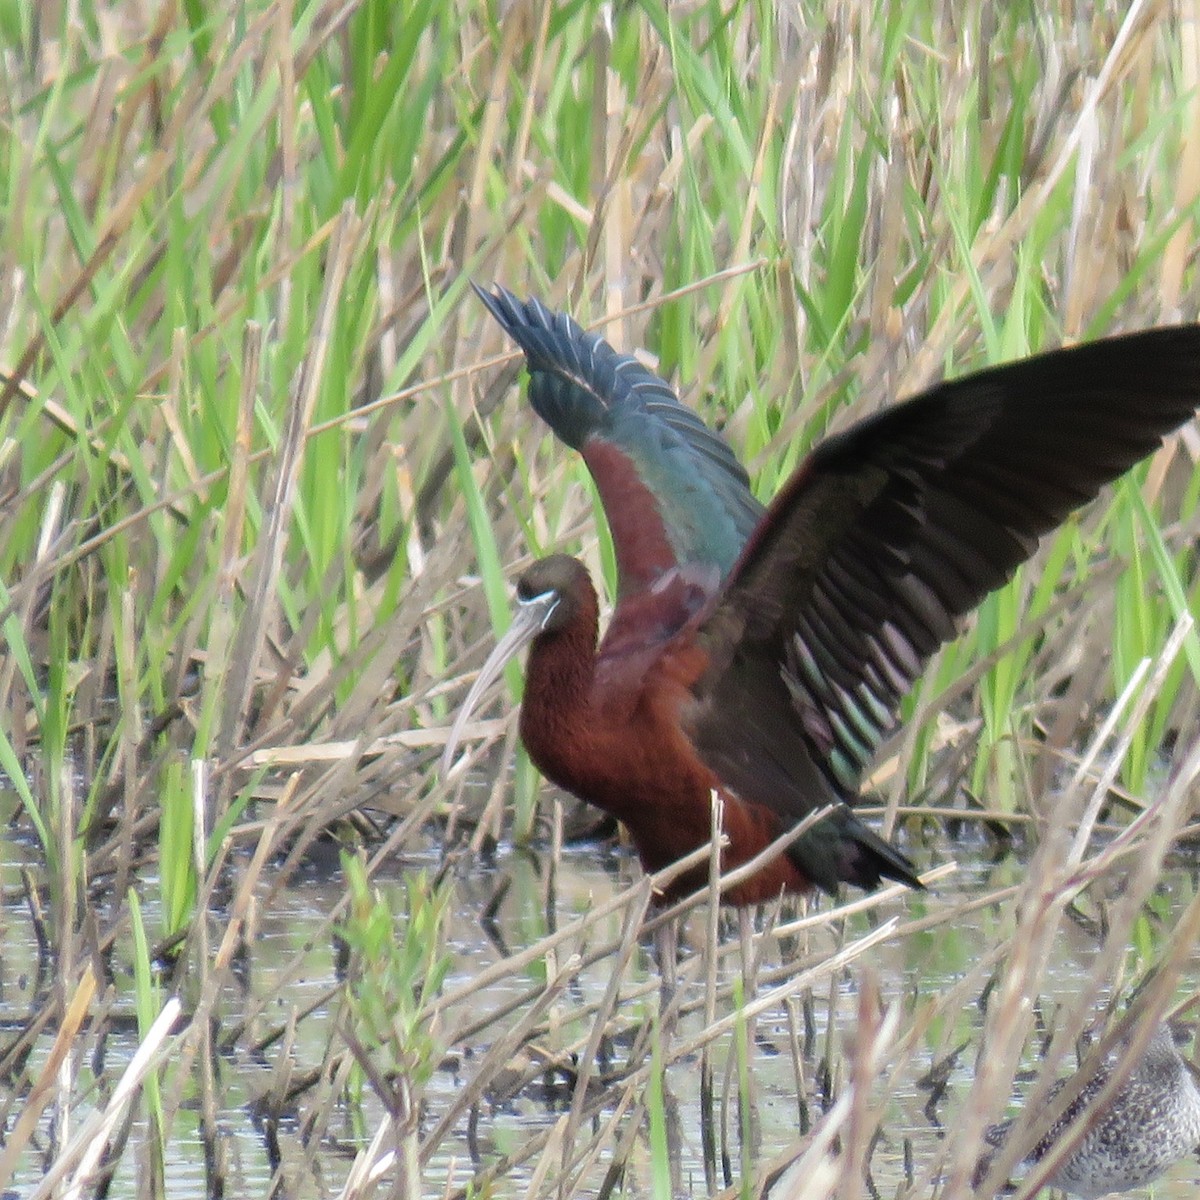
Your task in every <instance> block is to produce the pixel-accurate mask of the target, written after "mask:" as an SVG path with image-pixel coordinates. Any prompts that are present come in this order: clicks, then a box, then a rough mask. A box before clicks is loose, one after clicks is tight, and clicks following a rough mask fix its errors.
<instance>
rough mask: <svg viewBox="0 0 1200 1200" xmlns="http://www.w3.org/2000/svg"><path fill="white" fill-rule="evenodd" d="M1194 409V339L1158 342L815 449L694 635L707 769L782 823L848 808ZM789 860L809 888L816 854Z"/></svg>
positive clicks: (1070, 358)
mask: <svg viewBox="0 0 1200 1200" xmlns="http://www.w3.org/2000/svg"><path fill="white" fill-rule="evenodd" d="M1198 403H1200V329H1198V328H1197V327H1195V326H1188V327H1179V328H1168V329H1156V330H1151V331H1149V332H1146V333H1137V334H1130V335H1128V336H1124V337H1118V338H1112V339H1108V340H1105V341H1101V342H1094V343H1091V344H1089V345H1082V346H1076V347H1074V348H1071V349H1067V350H1058V351H1055V352H1053V353H1050V354H1044V355H1040V356H1038V357H1035V358H1031V359H1026V360H1023V361H1021V362H1016V363H1010V364H1007V365H1004V366H1000V367H996V368H992V369H990V370H986V371H983V372H981V373H979V374H977V375H973V376H970V377H968V378H965V379H962V380H958V381H953V382H949V383H943V384H941V385H939V386H937V387H935V388H933V389H932V390H930V391H928V392H926V393H924V394H923V395H921V396H918V397H916V398H915V399H912V400H909V401H907V402H906V403H903V404H899V405H896V406H895V407H893V408H890V409H887V410H886V411H884V412H882V413H880V414H878V415H877V416H874V417H872V418H869V419H868V420H866V421H863V422H861V423H859V424H857V425H855V426H854V427H853V428H851V429H849V430H847V431H846V432H845V433H843V434H841V435H839V436H835V437H832V438H830V439H828V440H827V441H825V442H823V443H821V444H820V445H819V446H818V447H817V448H816V450H815V451H814V452H813V453H812V455H811V456H810V457H809V459H808V460H807V462H806V463H805V464H803V465H802V466H801V467H800V469H799V470H798V471H797V472H796V474H795V475H793V477H792V479H791V480H790V481H789V482H788V484H787V485H786V486H785V488H784V490H783V491H782V492H781V493H780V494H779V495H778V496H777V497H776V499H775V501H774V503H773V504H772V505H771V506H770V508H769V509H768V510H767V514H766V516H765V517H764V519H763V521H762V523H761V524H760V525H759V527H758V529H757V530H756V531H755V533H754V535H753V536H752V538H751V539H750V541H749V542H748V543H747V546H746V548H745V551H744V552H743V554H742V557H741V559H740V560H739V561H738V563H737V565H736V566H735V567H734V569H733V572H732V573H731V575H730V577H729V579H728V580H727V582H726V585H725V587H724V589H723V591H722V593H721V596H720V597H719V599H718V600H717V601H716V604H715V607H714V610H713V612H712V614H711V615H710V616H709V617H708V618H707V621H706V622H705V624H704V625H703V627H702V628H701V630H700V633H699V637H700V641H701V644H702V646H703V647H704V648H705V650H706V652H707V653H708V656H709V667H708V670H707V672H706V673H705V675H704V676H703V677H702V678H701V679H700V680H699V681H698V683H697V685H696V688H695V691H696V693H697V697H698V701H699V703H698V705H697V709H696V712H695V715H694V717H693V719H692V722H691V724H690V728H689V732H690V733H691V736H692V738H693V741H694V742H695V744H696V748H697V750H698V751H699V753H700V755H701V757H702V758H703V759H704V760H705V761H706V762H707V763H708V764H709V765H710V766H711V767H712V768H713V770H715V771H716V772H717V773H718V774H719V775H720V776H721V778H722V779H724V780H725V781H726V782H727V783H728V784H729V786H730V787H731V788H732V789H733V790H734V791H735V792H736V793H738V794H739V795H741V796H742V797H743V799H746V800H749V801H753V802H756V803H759V804H764V805H768V806H770V807H772V808H773V809H775V810H776V811H778V812H779V813H780V814H781V816H783V817H785V818H786V819H789V820H799V819H800V818H801V817H803V816H805V815H806V814H807V813H809V812H811V811H812V810H813V809H814V808H815V807H817V806H818V805H819V804H820V803H821V802H822V800H824V801H826V802H833V801H838V800H847V801H849V800H853V799H854V797H855V795H856V793H857V789H858V785H859V783H860V781H861V778H862V774H863V771H864V769H865V768H866V766H867V764H868V763H869V762H870V760H871V757H872V756H873V754H874V752H875V750H876V748H877V747H878V745H879V742H880V740H881V739H882V737H883V736H884V735H885V734H886V733H887V732H888V731H889V730H890V728H891V726H892V723H893V721H894V719H895V714H896V710H897V708H898V705H899V702H900V699H901V697H902V696H903V695H904V694H905V693H906V692H907V691H908V690H909V688H910V687H911V686H912V684H913V682H914V681H915V679H916V678H917V676H918V675H919V674H920V672H921V670H922V669H923V667H924V665H925V663H926V661H927V660H928V658H929V656H930V655H931V654H932V653H933V652H934V651H935V650H936V649H937V648H938V646H940V645H941V644H942V643H943V642H945V641H947V640H948V639H950V638H952V637H953V636H954V635H955V633H956V632H957V622H958V620H959V618H960V617H962V616H963V615H964V614H966V613H968V612H969V611H970V610H971V609H972V608H974V607H975V606H976V605H977V604H978V603H979V601H980V600H982V599H983V597H984V596H985V595H987V593H988V592H990V591H993V590H994V589H995V588H997V587H999V586H1000V585H1001V584H1003V583H1004V582H1005V581H1006V580H1008V579H1009V578H1010V577H1011V575H1012V573H1013V571H1014V570H1015V569H1016V567H1017V565H1018V564H1019V563H1021V562H1023V561H1024V560H1025V559H1026V558H1028V557H1029V555H1030V554H1031V553H1032V552H1033V551H1034V549H1035V548H1036V546H1037V544H1038V539H1039V537H1040V536H1041V535H1042V534H1043V533H1045V532H1047V531H1048V530H1050V529H1052V528H1053V527H1054V526H1056V525H1058V524H1059V523H1060V522H1061V521H1062V520H1063V518H1064V517H1066V516H1067V514H1068V513H1070V512H1071V510H1072V509H1074V508H1076V507H1078V506H1079V505H1080V504H1083V503H1085V502H1086V501H1088V500H1090V499H1092V497H1094V496H1095V494H1096V493H1097V491H1098V490H1099V489H1100V488H1101V487H1102V486H1103V485H1104V484H1106V483H1108V482H1110V481H1111V480H1113V479H1114V478H1116V477H1117V476H1118V475H1119V474H1121V473H1122V472H1123V471H1125V470H1126V469H1128V468H1129V467H1130V466H1132V465H1133V464H1134V463H1135V462H1137V461H1138V460H1139V459H1141V458H1143V457H1144V456H1145V455H1147V454H1148V453H1150V452H1151V451H1152V450H1154V449H1155V448H1156V447H1157V446H1158V445H1159V444H1160V442H1161V439H1162V437H1163V435H1164V434H1166V433H1167V432H1169V431H1170V430H1172V429H1175V428H1176V427H1177V426H1179V425H1181V424H1182V423H1183V422H1184V421H1186V420H1187V419H1188V417H1189V416H1190V415H1191V414H1192V413H1193V412H1194V410H1195V408H1196V406H1197V404H1198ZM747 697H751V698H752V699H751V700H750V702H747ZM768 757H769V760H770V762H771V763H772V764H773V765H772V768H771V769H769V770H768V771H767V772H766V773H765V774H764V773H763V771H762V770H761V767H760V764H761V763H762V762H763V761H764V759H765V758H768ZM817 777H819V778H817ZM798 853H799V854H800V855H802V856H803V862H802V864H801V865H802V867H803V869H804V870H805V871H809V872H816V874H814V878H815V879H817V881H818V882H820V871H821V863H820V862H819V861H817V859H818V858H819V855H820V854H821V853H824V851H823V850H821V849H820V848H816V852H815V853H814V847H812V846H809V847H807V848H806V847H804V846H801V847H800V848H799V850H798Z"/></svg>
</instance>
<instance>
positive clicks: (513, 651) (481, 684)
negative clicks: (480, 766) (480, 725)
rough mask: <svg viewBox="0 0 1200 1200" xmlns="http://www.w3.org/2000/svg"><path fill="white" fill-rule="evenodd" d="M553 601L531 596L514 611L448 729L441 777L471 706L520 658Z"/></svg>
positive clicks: (451, 760)
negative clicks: (511, 663) (517, 657)
mask: <svg viewBox="0 0 1200 1200" xmlns="http://www.w3.org/2000/svg"><path fill="white" fill-rule="evenodd" d="M556 599H557V598H552V594H550V595H547V596H535V597H534V598H533V599H532V600H526V601H523V602H522V603H520V604H519V605H518V606H517V608H516V609H515V610H514V612H513V619H512V624H511V625H510V626H509V627H508V631H507V632H506V633H505V634H504V636H503V637H502V638H501V639H500V640H499V641H498V642H497V643H496V648H495V649H494V650H493V651H492V652H491V654H489V655H488V660H487V662H485V663H484V664H483V666H482V667H481V668H480V670H479V675H478V676H477V678H476V680H475V682H474V683H473V684H472V685H471V690H470V691H469V692H468V693H467V698H466V699H465V700H464V701H463V702H462V707H461V708H460V709H459V710H458V716H457V717H455V718H454V724H453V725H452V726H451V727H450V734H449V736H448V737H447V738H446V748H445V750H443V751H442V765H441V772H442V774H443V775H445V774H446V773H447V772H448V771H449V770H450V766H451V764H452V763H453V762H454V752H455V750H457V749H458V743H459V739H460V738H461V737H462V731H463V729H464V728H465V727H466V724H467V722H468V721H469V720H470V719H471V714H472V713H473V712H474V711H475V706H476V705H477V704H478V703H479V701H480V698H481V697H482V696H483V694H484V692H486V691H487V690H488V688H489V687H491V685H492V683H493V682H495V679H496V677H497V676H498V675H499V674H500V672H501V671H503V670H504V668H505V666H506V665H507V663H508V660H509V659H510V658H514V657H516V655H518V654H520V653H521V651H522V650H523V649H524V648H525V647H526V646H527V645H528V644H529V643H530V642H532V641H533V639H534V638H535V637H537V635H538V634H539V633H541V631H542V626H543V625H544V624H545V623H546V618H547V617H548V616H549V615H550V610H551V608H553V606H554V603H555V602H556Z"/></svg>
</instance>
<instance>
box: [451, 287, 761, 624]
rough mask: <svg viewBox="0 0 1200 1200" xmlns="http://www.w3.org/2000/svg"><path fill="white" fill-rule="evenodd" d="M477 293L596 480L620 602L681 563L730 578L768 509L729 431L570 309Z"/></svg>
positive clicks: (535, 397)
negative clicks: (586, 327) (722, 431)
mask: <svg viewBox="0 0 1200 1200" xmlns="http://www.w3.org/2000/svg"><path fill="white" fill-rule="evenodd" d="M472 286H474V285H472ZM475 290H476V292H478V294H479V297H480V299H481V300H482V301H483V302H484V304H486V305H487V308H488V311H489V312H490V313H491V314H492V315H493V316H494V317H495V318H496V320H497V321H499V322H500V324H501V325H502V326H503V327H504V329H505V330H506V331H507V332H508V334H509V335H510V336H511V337H512V339H513V340H514V341H515V342H516V343H517V345H519V346H520V347H521V349H522V350H523V351H524V352H525V359H526V363H527V365H528V367H529V400H530V403H531V404H532V405H533V407H534V409H535V410H536V412H537V413H538V414H539V415H540V416H541V417H542V418H543V419H544V420H545V421H546V423H547V424H548V425H549V426H550V428H551V429H553V430H554V432H555V433H556V434H557V435H558V436H559V438H561V439H562V440H563V441H564V442H566V443H567V445H568V446H572V447H574V448H575V449H576V450H579V451H580V452H581V453H582V454H583V458H584V461H585V462H586V463H587V465H588V469H589V470H590V471H591V473H592V477H593V478H594V479H595V481H596V486H597V488H598V489H599V492H600V499H601V501H602V502H603V504H604V511H605V513H606V515H607V517H608V523H609V527H610V528H611V529H612V536H613V545H614V547H615V549H616V555H617V568H618V574H619V581H618V601H620V600H624V599H626V598H628V597H630V596H632V595H635V594H637V593H639V592H642V591H644V590H646V589H648V588H651V587H653V585H654V584H655V583H656V582H657V581H658V580H660V579H661V578H662V577H663V576H664V575H666V574H667V573H668V572H669V571H671V570H672V569H673V568H676V567H702V568H716V572H717V574H718V575H719V576H720V577H721V578H723V577H724V576H725V575H726V574H728V572H729V570H730V568H731V567H732V566H733V564H734V562H735V560H736V559H737V556H738V554H739V553H740V551H741V549H742V546H743V545H744V544H745V542H746V539H747V538H748V537H749V536H750V533H751V532H752V530H753V529H754V527H755V526H756V525H757V524H758V521H759V519H760V518H761V516H762V513H763V508H762V506H761V505H760V504H759V503H758V501H756V500H755V499H754V497H753V495H752V494H751V492H750V483H749V480H748V478H747V476H746V472H745V471H744V470H743V469H742V466H741V464H740V463H739V462H738V461H737V459H736V458H734V456H733V451H732V450H730V448H729V446H728V445H727V444H726V443H725V441H724V439H722V438H721V436H720V435H719V434H717V433H715V432H714V431H713V430H711V429H709V428H708V427H707V426H706V425H705V424H704V422H703V421H701V420H700V418H699V417H698V416H696V414H695V413H694V412H692V411H691V409H688V408H685V407H684V406H683V405H682V404H680V402H679V400H678V398H677V397H676V395H675V393H674V392H673V391H672V390H671V388H670V387H669V386H668V385H667V384H666V383H664V382H663V381H662V380H661V379H659V378H658V376H656V375H654V374H653V373H651V372H650V371H648V370H647V369H646V368H645V367H643V366H642V364H641V363H639V362H638V360H637V359H636V358H632V357H630V356H629V355H627V354H618V353H617V352H616V351H615V350H614V349H613V348H612V347H611V346H610V345H609V344H608V343H607V342H606V341H605V340H604V339H603V338H602V337H600V336H599V335H597V334H594V333H585V332H584V331H583V330H582V329H581V328H580V327H579V325H577V324H576V323H575V322H574V321H573V320H572V319H571V318H570V317H568V316H566V315H565V314H564V313H555V312H551V311H550V310H549V309H547V308H546V307H545V306H543V305H542V304H541V303H539V302H538V301H537V300H528V301H525V302H522V301H520V300H518V299H517V298H516V297H515V296H514V295H513V294H512V293H511V292H508V291H506V290H505V289H504V288H500V287H498V288H496V291H495V294H493V295H489V294H488V293H487V292H485V291H483V290H482V289H480V288H479V287H475Z"/></svg>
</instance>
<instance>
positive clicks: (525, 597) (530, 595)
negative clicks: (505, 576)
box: [517, 579, 555, 604]
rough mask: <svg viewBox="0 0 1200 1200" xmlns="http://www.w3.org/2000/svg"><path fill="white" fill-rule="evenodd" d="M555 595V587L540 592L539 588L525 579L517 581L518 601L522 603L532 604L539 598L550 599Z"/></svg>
mask: <svg viewBox="0 0 1200 1200" xmlns="http://www.w3.org/2000/svg"><path fill="white" fill-rule="evenodd" d="M553 595H555V591H554V588H546V589H544V590H543V591H540V592H539V591H538V590H537V588H535V587H534V586H533V585H532V584H530V583H527V582H526V581H525V580H524V579H522V580H520V581H519V582H518V583H517V602H518V603H520V604H532V603H533V602H534V601H537V600H549V599H550V597H552V596H553Z"/></svg>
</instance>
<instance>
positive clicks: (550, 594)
mask: <svg viewBox="0 0 1200 1200" xmlns="http://www.w3.org/2000/svg"><path fill="white" fill-rule="evenodd" d="M561 602H562V596H560V595H559V593H558V591H557V590H556V589H555V588H550V589H548V590H547V591H544V592H539V593H538V595H536V596H530V597H529V598H528V599H522V598H521V597H520V596H518V597H517V604H518V605H519V606H520V607H521V608H535V607H540V606H542V605H544V606H545V608H546V611H545V612H544V613H543V614H542V619H541V621H540V623H539V624H538V630H539V631H540V630H543V629H545V628H546V624H547V622H548V621H549V620H550V618H551V616H553V615H554V610H555V609H556V608H557V607H558V606H559V604H560V603H561Z"/></svg>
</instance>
